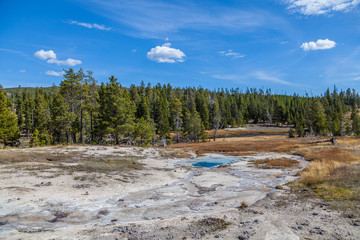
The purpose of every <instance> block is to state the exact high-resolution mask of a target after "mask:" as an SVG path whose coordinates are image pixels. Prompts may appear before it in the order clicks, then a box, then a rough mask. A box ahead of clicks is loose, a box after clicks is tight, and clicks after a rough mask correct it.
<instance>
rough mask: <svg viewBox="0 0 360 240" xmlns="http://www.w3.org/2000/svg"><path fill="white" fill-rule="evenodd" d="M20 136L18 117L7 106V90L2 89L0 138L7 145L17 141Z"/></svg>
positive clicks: (0, 94) (0, 96)
mask: <svg viewBox="0 0 360 240" xmlns="http://www.w3.org/2000/svg"><path fill="white" fill-rule="evenodd" d="M19 138H20V135H19V128H18V127H17V117H16V115H15V114H13V113H11V110H10V108H9V107H8V106H7V100H6V93H5V91H4V90H1V89H0V140H1V141H3V142H4V144H5V145H7V144H14V143H16V142H17V141H18V140H19Z"/></svg>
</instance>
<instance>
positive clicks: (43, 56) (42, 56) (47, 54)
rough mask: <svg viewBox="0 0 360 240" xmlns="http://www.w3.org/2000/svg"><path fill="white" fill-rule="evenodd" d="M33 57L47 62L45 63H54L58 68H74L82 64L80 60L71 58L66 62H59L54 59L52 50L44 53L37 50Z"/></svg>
mask: <svg viewBox="0 0 360 240" xmlns="http://www.w3.org/2000/svg"><path fill="white" fill-rule="evenodd" d="M34 55H35V57H37V58H39V59H41V60H44V61H45V60H47V61H46V62H47V63H55V64H56V65H58V66H60V65H63V66H70V67H74V66H76V65H79V64H82V61H81V60H77V59H73V58H68V59H66V60H59V59H57V57H56V54H55V52H54V51H53V50H49V51H44V50H39V51H37V52H35V53H34Z"/></svg>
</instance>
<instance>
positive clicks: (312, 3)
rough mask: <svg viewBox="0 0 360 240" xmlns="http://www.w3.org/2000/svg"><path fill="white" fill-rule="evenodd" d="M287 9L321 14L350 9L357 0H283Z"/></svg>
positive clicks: (354, 5) (359, 2)
mask: <svg viewBox="0 0 360 240" xmlns="http://www.w3.org/2000/svg"><path fill="white" fill-rule="evenodd" d="M285 2H286V3H287V4H288V5H289V6H288V9H290V10H293V11H295V12H299V13H301V14H304V15H322V14H327V13H331V12H340V11H344V12H345V11H350V10H351V9H353V8H354V7H356V6H357V5H358V4H360V1H359V0H285Z"/></svg>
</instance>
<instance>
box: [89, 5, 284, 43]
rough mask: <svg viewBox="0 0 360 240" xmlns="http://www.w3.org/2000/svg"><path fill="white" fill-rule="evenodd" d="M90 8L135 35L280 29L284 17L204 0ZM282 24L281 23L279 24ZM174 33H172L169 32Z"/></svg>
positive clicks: (164, 35) (161, 35)
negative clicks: (184, 31)
mask: <svg viewBox="0 0 360 240" xmlns="http://www.w3.org/2000/svg"><path fill="white" fill-rule="evenodd" d="M86 2H87V4H92V6H93V7H92V8H91V10H92V11H94V12H96V13H98V14H99V15H102V16H103V17H106V18H110V19H111V20H112V21H114V22H117V23H119V24H121V25H122V26H124V25H125V26H126V27H122V28H121V29H119V30H120V31H122V32H123V33H125V34H127V35H131V36H136V37H139V36H141V37H146V38H157V39H164V37H169V36H173V35H172V34H171V33H179V32H181V31H182V30H196V31H209V30H210V31H216V32H221V33H222V34H223V33H225V32H231V33H233V32H234V31H246V32H247V31H248V30H251V31H252V30H253V28H255V27H266V28H270V29H279V27H280V26H283V24H286V21H285V19H283V18H282V17H280V16H277V15H273V14H272V13H271V12H269V11H264V10H260V9H258V10H255V9H252V10H251V11H246V10H243V9H241V8H238V7H234V6H230V7H226V6H224V4H222V5H221V4H220V5H219V4H208V3H205V4H204V3H202V2H203V1H188V0H185V1H164V0H152V1H148V0H131V1H129V0H107V1H101V0H87V1H86ZM280 28H281V27H280ZM170 34H171V35H170Z"/></svg>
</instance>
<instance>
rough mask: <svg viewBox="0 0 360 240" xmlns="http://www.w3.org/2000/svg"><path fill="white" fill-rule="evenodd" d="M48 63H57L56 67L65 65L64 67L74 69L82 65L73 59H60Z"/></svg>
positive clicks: (79, 61) (50, 60)
mask: <svg viewBox="0 0 360 240" xmlns="http://www.w3.org/2000/svg"><path fill="white" fill-rule="evenodd" d="M47 63H55V64H56V65H59V66H60V65H64V66H70V67H74V66H76V65H79V64H82V62H81V60H76V59H73V58H68V59H66V60H58V59H49V60H47Z"/></svg>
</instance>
